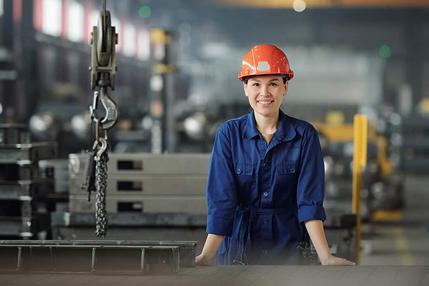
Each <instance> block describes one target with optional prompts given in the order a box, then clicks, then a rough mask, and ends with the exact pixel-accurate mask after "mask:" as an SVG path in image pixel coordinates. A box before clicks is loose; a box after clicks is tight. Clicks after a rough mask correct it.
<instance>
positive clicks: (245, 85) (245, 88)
mask: <svg viewBox="0 0 429 286" xmlns="http://www.w3.org/2000/svg"><path fill="white" fill-rule="evenodd" d="M243 90H244V94H245V95H246V96H247V97H249V96H248V95H247V81H243Z"/></svg>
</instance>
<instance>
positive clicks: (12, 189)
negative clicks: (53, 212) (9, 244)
mask: <svg viewBox="0 0 429 286" xmlns="http://www.w3.org/2000/svg"><path fill="white" fill-rule="evenodd" d="M55 156H56V144H55V143H54V142H40V143H31V142H30V136H29V133H28V131H27V128H26V126H25V125H23V124H0V237H2V238H35V237H40V238H46V236H47V234H48V230H49V213H48V202H47V196H48V194H50V193H53V192H54V182H53V178H52V174H50V173H49V172H43V171H41V169H40V168H39V161H41V160H47V159H52V158H55Z"/></svg>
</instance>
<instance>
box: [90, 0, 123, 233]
mask: <svg viewBox="0 0 429 286" xmlns="http://www.w3.org/2000/svg"><path fill="white" fill-rule="evenodd" d="M117 43H118V34H116V32H115V27H112V26H111V18H110V12H109V11H108V10H107V9H106V0H104V1H103V9H102V10H101V12H100V16H99V19H98V25H97V26H96V27H93V29H92V33H91V47H92V49H91V67H90V70H91V88H92V90H93V91H94V95H93V103H92V105H91V106H90V107H89V109H90V111H91V119H92V121H93V125H94V126H93V128H94V131H95V136H94V143H93V146H92V150H91V155H90V157H89V164H88V168H87V174H86V180H85V182H84V184H83V186H82V188H83V189H84V190H86V191H87V192H88V200H90V198H91V192H93V191H95V192H96V202H95V216H96V231H95V233H96V235H97V236H98V237H104V236H105V235H106V233H107V212H106V187H107V186H106V185H107V161H108V160H109V157H108V155H107V151H108V147H109V146H108V141H107V140H108V137H107V132H108V130H109V129H111V128H112V127H113V126H114V125H115V123H116V121H117V119H118V110H117V107H116V104H115V102H114V101H113V100H112V99H111V98H110V97H109V95H108V90H109V88H111V89H112V90H114V88H115V77H116V60H115V45H116V44H117ZM99 104H102V106H103V109H104V114H102V113H101V111H100V110H99ZM102 116H103V117H102Z"/></svg>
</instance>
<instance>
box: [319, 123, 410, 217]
mask: <svg viewBox="0 0 429 286" xmlns="http://www.w3.org/2000/svg"><path fill="white" fill-rule="evenodd" d="M314 125H315V127H316V128H317V129H318V131H319V136H320V141H321V145H322V150H323V153H324V161H325V177H326V193H325V196H326V199H325V201H326V205H327V206H328V207H329V206H332V207H335V208H338V207H339V206H340V205H341V206H342V207H344V208H345V211H347V210H348V209H349V208H350V202H351V178H352V159H353V125H352V124H345V123H333V122H329V123H321V122H317V123H314ZM367 148H368V164H367V167H366V169H365V170H364V173H363V181H362V193H361V201H362V212H361V213H362V219H363V220H366V221H369V220H371V217H372V215H373V214H374V213H375V212H376V211H377V210H381V209H395V208H399V207H401V206H402V203H401V202H402V191H403V190H402V189H403V187H402V183H401V181H400V179H398V178H399V177H398V176H397V174H395V172H394V171H395V170H394V167H393V164H392V162H391V161H390V159H389V158H388V157H387V141H386V139H385V138H384V137H383V136H380V135H379V134H378V133H377V131H376V129H375V127H374V126H371V125H370V126H369V129H368V146H367Z"/></svg>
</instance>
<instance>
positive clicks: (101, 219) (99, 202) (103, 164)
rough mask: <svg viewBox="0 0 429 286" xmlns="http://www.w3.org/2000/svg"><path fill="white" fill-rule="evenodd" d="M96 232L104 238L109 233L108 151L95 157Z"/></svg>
mask: <svg viewBox="0 0 429 286" xmlns="http://www.w3.org/2000/svg"><path fill="white" fill-rule="evenodd" d="M95 160H96V165H95V190H96V193H95V234H96V235H97V237H101V238H104V237H105V236H106V233H107V211H106V189H107V161H108V160H109V157H108V155H107V152H103V153H101V154H100V155H97V156H96V157H95Z"/></svg>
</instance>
